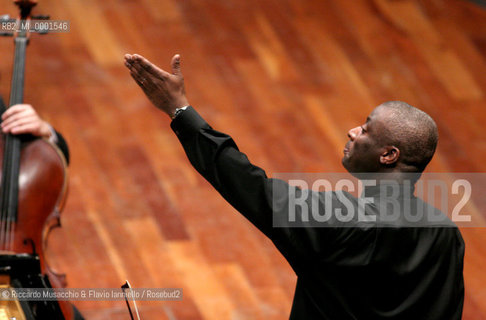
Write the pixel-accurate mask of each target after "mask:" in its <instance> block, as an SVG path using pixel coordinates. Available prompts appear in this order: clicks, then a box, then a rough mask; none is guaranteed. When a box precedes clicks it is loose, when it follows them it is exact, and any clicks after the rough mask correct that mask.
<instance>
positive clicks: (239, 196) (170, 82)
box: [125, 54, 464, 320]
mask: <svg viewBox="0 0 486 320" xmlns="http://www.w3.org/2000/svg"><path fill="white" fill-rule="evenodd" d="M125 65H126V67H127V68H128V69H129V70H130V74H131V75H132V77H133V79H134V80H135V82H136V83H137V84H138V85H139V86H140V87H141V88H142V90H143V92H144V93H145V94H146V96H147V97H148V98H149V100H150V101H151V102H152V103H153V104H154V105H155V106H156V107H157V108H159V109H160V110H162V111H163V112H165V113H166V114H168V115H169V116H170V117H171V118H172V119H173V120H172V123H171V127H172V129H173V130H174V132H175V133H176V135H177V137H178V138H179V140H180V142H181V144H182V146H183V148H184V150H185V152H186V154H187V156H188V158H189V161H190V162H191V164H192V165H193V166H194V167H195V169H196V170H197V171H198V172H199V173H200V174H201V175H202V176H204V178H205V179H207V180H208V181H209V182H210V183H211V184H212V185H213V186H214V188H216V190H217V191H218V192H219V193H220V194H221V195H222V196H223V197H224V198H225V199H226V200H227V201H228V202H229V203H230V204H231V205H232V206H233V207H235V208H236V209H237V210H238V211H239V212H240V213H241V214H243V215H244V216H245V217H246V218H247V219H248V220H250V221H251V222H252V223H253V224H254V225H255V226H256V227H257V228H258V229H259V230H260V231H262V232H263V233H264V234H265V235H266V236H267V237H269V238H270V239H271V240H272V241H273V243H274V244H275V246H276V247H277V248H278V249H279V251H280V252H281V253H282V254H283V255H284V256H285V258H286V259H287V261H288V262H289V263H290V265H291V266H292V268H293V270H294V271H295V273H296V274H297V277H298V279H297V287H296V289H295V296H294V301H293V306H292V311H291V314H290V319H337V320H343V319H408V320H409V319H414V320H415V319H428V320H431V319H437V320H439V319H440V320H444V319H460V318H461V314H462V307H463V301H464V282H463V275H462V271H463V259H464V242H463V240H462V237H461V234H460V232H459V230H458V228H457V227H456V226H455V225H454V224H453V223H452V222H450V221H449V220H446V222H443V223H436V222H434V221H428V220H427V219H426V218H423V219H421V220H419V221H418V222H417V221H414V223H410V221H406V219H404V217H405V216H406V215H405V214H404V213H405V212H403V210H401V211H400V212H395V213H393V215H392V216H395V217H396V218H395V219H393V220H390V219H384V218H383V219H382V217H389V216H390V212H389V210H390V207H389V206H388V205H387V204H386V203H385V205H383V206H382V205H367V206H365V209H364V211H365V213H366V215H367V217H375V219H370V220H367V221H358V220H356V219H352V220H349V221H345V222H343V221H340V220H339V219H338V217H337V216H332V217H331V218H330V219H329V220H328V221H327V222H326V224H327V225H326V227H319V226H316V225H309V226H307V227H304V228H302V227H301V228H298V227H293V226H292V225H291V224H289V225H285V224H283V225H279V226H278V227H274V225H275V219H281V220H283V221H285V220H286V217H288V215H289V213H288V211H289V210H288V208H289V205H288V204H289V201H291V200H290V198H292V195H293V196H294V197H293V198H295V196H296V195H298V196H300V195H302V193H303V192H304V190H301V189H299V188H295V187H292V186H290V185H288V184H287V183H285V182H284V181H281V180H277V179H270V178H267V176H266V174H265V172H264V171H263V170H262V169H260V168H259V167H256V166H254V165H253V164H251V163H250V161H249V160H248V158H247V157H246V156H245V155H244V154H243V153H241V152H240V151H239V150H238V148H237V146H236V144H235V142H234V141H233V139H232V138H231V137H230V136H228V135H226V134H224V133H221V132H218V131H215V130H213V129H212V128H211V127H210V126H209V125H208V124H207V123H206V121H204V119H203V118H202V117H201V116H200V115H199V114H198V113H197V112H196V111H195V110H194V109H193V108H192V107H191V106H189V102H188V100H187V98H186V94H185V88H184V80H183V77H182V73H181V69H180V56H179V55H175V56H174V57H173V58H172V72H166V71H164V70H162V69H160V68H158V67H157V66H155V65H154V64H152V63H151V62H149V61H148V60H146V59H145V58H144V57H142V56H140V55H136V54H135V55H126V56H125ZM348 137H349V142H348V143H347V144H346V146H345V149H344V156H343V160H342V163H343V165H344V167H345V168H346V170H348V171H349V172H351V173H353V174H355V175H357V176H359V175H360V174H366V175H367V176H379V175H377V174H376V173H378V174H387V179H390V177H392V178H393V180H395V181H398V183H397V184H396V185H397V186H398V192H399V197H400V199H401V200H402V201H408V203H409V204H410V206H409V208H412V209H411V210H416V211H420V210H425V211H427V210H428V211H431V210H432V211H434V212H435V213H436V214H442V213H440V212H438V210H437V209H435V208H433V207H432V206H429V205H428V204H426V203H425V202H423V201H422V200H420V199H419V198H417V197H415V196H414V186H413V183H408V184H407V183H405V182H406V180H407V178H406V177H407V176H408V175H410V174H411V175H412V176H414V177H415V178H418V177H419V176H420V174H421V173H422V171H423V170H424V169H425V167H426V166H427V164H428V163H429V161H430V160H431V158H432V156H433V154H434V152H435V148H436V145H437V140H438V133H437V127H436V125H435V123H434V121H433V120H432V118H431V117H430V116H428V115H427V114H426V113H424V112H423V111H420V110H418V109H416V108H414V107H412V106H410V105H408V104H406V103H404V102H398V101H393V102H386V103H383V104H381V105H380V106H378V107H377V108H375V109H374V110H373V112H372V113H371V114H370V115H369V117H368V119H367V120H366V123H364V124H363V125H361V126H358V127H356V128H354V129H351V130H350V131H349V132H348ZM415 178H414V179H412V181H413V182H415V180H416V179H415ZM380 187H381V184H380V181H379V182H378V185H377V186H375V187H369V188H365V191H364V193H365V194H366V197H369V198H372V199H374V200H376V202H375V203H379V204H380V203H382V202H380V197H383V196H384V194H383V192H382V190H383V189H381V188H380ZM385 190H388V189H386V188H385ZM316 194H317V199H318V203H319V206H321V207H322V208H326V203H329V202H332V206H331V207H333V208H335V207H339V208H341V209H343V210H346V209H349V208H350V207H351V209H353V208H358V207H359V200H358V199H357V198H355V197H353V196H351V195H350V194H347V193H346V194H344V193H341V195H339V194H338V193H335V192H319V193H317V192H314V195H316ZM385 196H386V192H385ZM310 198H312V197H310ZM296 214H297V215H300V216H302V215H305V212H302V210H301V212H297V213H296ZM282 217H283V218H282ZM376 217H378V219H376Z"/></svg>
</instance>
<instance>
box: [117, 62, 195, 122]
mask: <svg viewBox="0 0 486 320" xmlns="http://www.w3.org/2000/svg"><path fill="white" fill-rule="evenodd" d="M180 61H181V58H180V56H179V55H178V54H176V55H175V56H174V57H172V62H171V65H172V73H169V72H167V71H164V70H162V69H160V68H159V67H157V66H156V65H154V64H153V63H151V62H150V61H148V60H147V59H145V58H144V57H142V56H140V55H138V54H133V55H131V54H126V55H125V66H126V67H127V68H128V69H129V70H130V75H131V76H132V78H133V79H134V80H135V82H136V83H137V84H138V85H139V86H140V88H142V90H143V92H144V93H145V95H146V96H147V98H149V100H150V101H151V102H152V103H153V104H154V106H156V107H157V108H159V109H160V110H162V111H164V112H165V113H167V114H168V115H169V116H170V117H174V113H175V110H176V109H177V108H181V107H184V106H187V105H189V102H188V101H187V98H186V92H185V87H184V78H183V76H182V72H181V64H180Z"/></svg>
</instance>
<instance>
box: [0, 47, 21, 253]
mask: <svg viewBox="0 0 486 320" xmlns="http://www.w3.org/2000/svg"><path fill="white" fill-rule="evenodd" d="M16 40H17V41H15V42H16V46H15V60H14V61H15V62H14V70H13V75H12V92H11V97H10V100H11V103H10V105H12V104H13V103H17V102H19V100H20V99H19V98H21V97H19V91H20V92H21V88H19V87H18V84H19V80H20V78H21V75H20V72H22V71H21V68H20V63H21V62H22V61H20V59H19V57H20V53H21V51H22V45H23V44H24V43H25V42H24V41H21V40H20V39H18V38H17V39H16ZM15 84H17V85H15ZM13 148H14V139H13V137H12V136H11V135H10V134H8V135H7V137H6V146H5V149H4V152H5V155H7V156H6V157H5V156H4V161H6V164H5V166H4V171H3V176H4V178H5V179H4V181H3V183H2V184H3V186H4V188H2V189H3V190H2V196H3V201H2V230H1V232H2V234H1V237H0V240H1V244H2V249H4V250H10V249H12V246H13V234H14V233H13V232H12V230H11V229H12V224H13V221H14V220H15V215H16V212H11V211H13V210H12V206H11V204H10V202H11V201H12V199H11V192H13V191H15V190H11V188H10V186H11V185H12V183H11V182H12V180H13V179H14V177H13V176H14V173H13V163H12V160H13V159H12V158H13V157H12V156H9V155H11V154H12V152H13Z"/></svg>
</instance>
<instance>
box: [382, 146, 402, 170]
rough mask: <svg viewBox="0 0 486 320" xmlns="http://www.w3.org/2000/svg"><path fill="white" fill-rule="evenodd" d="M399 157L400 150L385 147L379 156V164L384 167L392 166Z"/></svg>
mask: <svg viewBox="0 0 486 320" xmlns="http://www.w3.org/2000/svg"><path fill="white" fill-rule="evenodd" d="M399 157H400V150H399V149H398V148H397V147H394V146H388V147H385V151H384V152H383V153H382V154H381V155H380V163H381V164H384V165H386V166H389V165H391V164H394V163H396V162H397V161H398V158H399Z"/></svg>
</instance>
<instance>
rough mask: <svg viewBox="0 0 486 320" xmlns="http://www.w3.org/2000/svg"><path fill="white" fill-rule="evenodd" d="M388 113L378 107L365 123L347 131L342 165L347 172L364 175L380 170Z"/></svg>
mask: <svg viewBox="0 0 486 320" xmlns="http://www.w3.org/2000/svg"><path fill="white" fill-rule="evenodd" d="M387 112H388V111H387V110H386V109H385V108H383V107H380V106H378V107H377V108H375V109H374V110H373V111H372V112H371V114H370V115H369V116H368V118H367V119H366V122H365V123H364V124H363V125H361V126H358V127H356V128H353V129H351V130H349V132H348V137H349V141H348V143H346V146H345V147H344V156H343V158H342V161H341V162H342V164H343V166H344V168H346V170H348V172H351V173H364V172H379V171H380V170H381V165H380V155H381V154H382V153H383V151H384V150H385V149H384V148H383V147H384V146H385V141H384V140H385V138H386V137H385V135H386V130H385V128H386V127H385V124H386V121H385V120H386V117H385V116H386V113H387Z"/></svg>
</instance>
